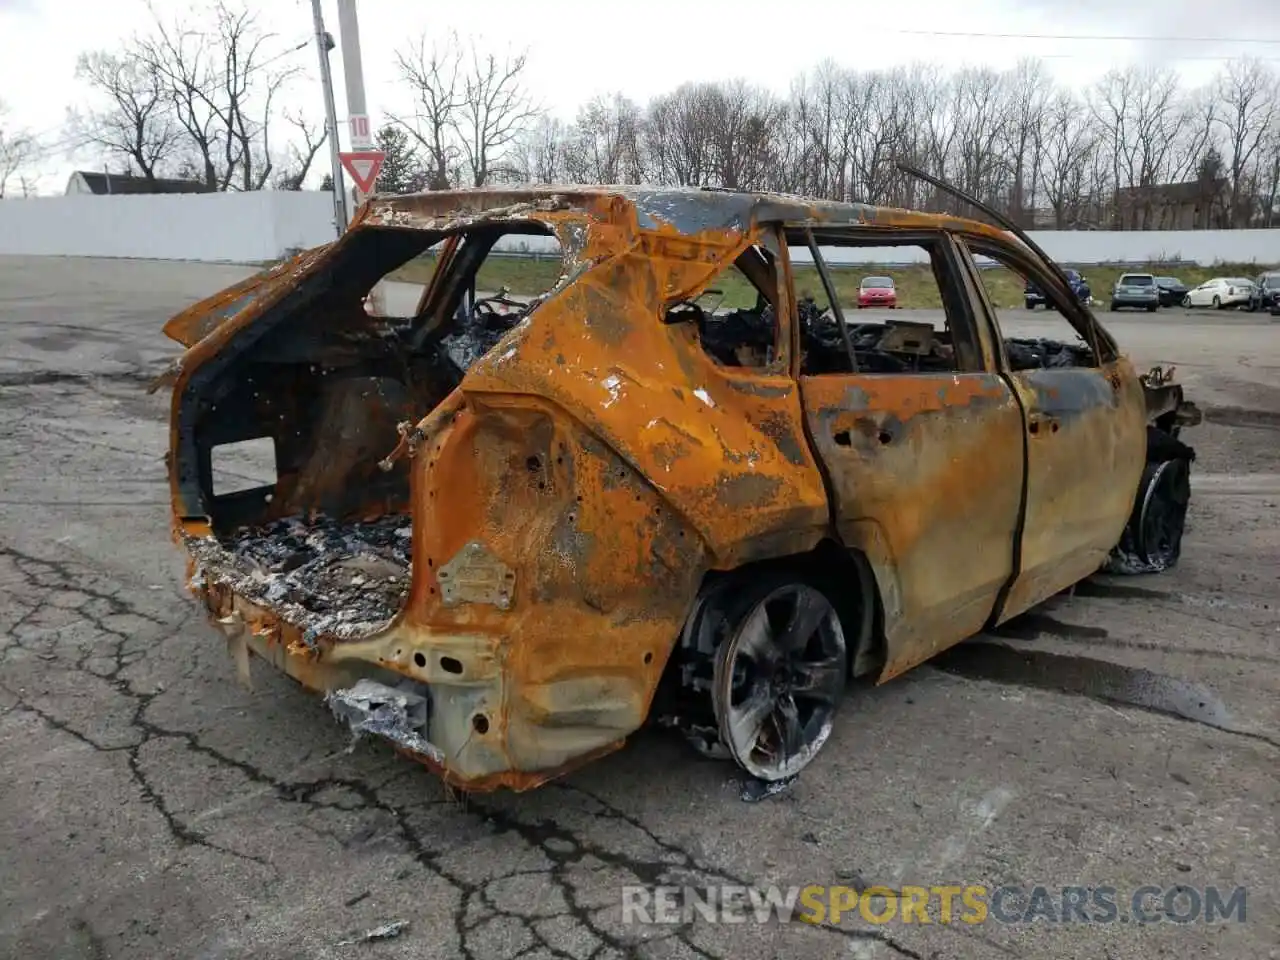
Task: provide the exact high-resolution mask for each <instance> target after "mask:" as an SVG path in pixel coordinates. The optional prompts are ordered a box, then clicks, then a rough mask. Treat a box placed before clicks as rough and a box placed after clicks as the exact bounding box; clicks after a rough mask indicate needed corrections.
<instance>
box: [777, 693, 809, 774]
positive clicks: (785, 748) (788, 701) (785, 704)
mask: <svg viewBox="0 0 1280 960" xmlns="http://www.w3.org/2000/svg"><path fill="white" fill-rule="evenodd" d="M773 722H774V724H775V725H776V726H777V728H778V745H779V748H780V749H781V752H782V757H781V759H782V762H783V763H786V762H787V760H788V759H790V758H791V757H794V756H795V755H796V754H797V753H799V752H800V750H801V748H802V747H803V746H804V727H803V726H802V725H801V723H800V711H799V710H797V709H796V702H795V700H794V699H792V698H791V696H789V695H788V696H784V697H780V698H779V699H778V703H777V707H776V709H775V710H774V711H773Z"/></svg>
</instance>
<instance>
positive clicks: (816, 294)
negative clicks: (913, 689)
mask: <svg viewBox="0 0 1280 960" xmlns="http://www.w3.org/2000/svg"><path fill="white" fill-rule="evenodd" d="M534 240H537V241H538V242H541V243H543V244H544V245H546V247H547V249H557V250H558V251H559V254H558V255H559V257H560V259H561V262H560V266H559V268H558V279H554V281H553V282H552V283H551V286H550V287H549V289H547V290H546V291H545V292H544V293H543V294H542V295H541V296H539V297H537V298H535V299H533V300H530V301H528V302H518V301H515V300H514V298H510V297H503V298H499V299H497V300H495V299H494V298H491V297H488V296H486V295H485V294H486V292H487V291H486V289H485V288H484V279H483V277H484V273H483V270H484V268H485V265H486V264H487V263H490V262H491V261H490V257H491V254H494V252H495V250H497V249H499V248H500V246H501V245H502V244H507V248H508V249H509V248H510V245H511V244H513V243H514V244H516V245H524V244H525V243H526V242H532V241H534ZM904 244H909V245H914V246H917V247H920V248H922V249H924V250H925V251H926V253H927V256H928V262H930V263H931V265H932V270H933V275H934V277H935V278H936V280H937V282H938V286H939V291H940V297H941V302H942V304H943V310H942V311H933V313H941V314H942V315H943V317H942V319H940V320H938V321H937V322H936V323H935V322H931V321H929V320H928V319H927V317H926V319H923V320H920V319H917V320H912V319H909V318H908V319H904V320H895V321H887V322H877V323H856V324H855V323H853V322H850V321H847V320H846V318H845V307H846V305H845V304H842V303H841V302H840V300H839V297H838V296H836V295H835V287H834V284H833V282H832V273H833V270H834V269H835V267H829V266H828V260H829V259H831V256H830V255H829V254H828V255H824V254H823V250H827V251H831V250H838V249H839V248H849V247H859V246H861V247H885V246H894V245H904ZM975 258H987V259H995V260H997V261H999V262H1001V263H1003V264H1005V265H1006V266H1008V267H1009V268H1010V269H1013V270H1015V271H1018V272H1019V273H1020V274H1021V275H1022V276H1023V277H1025V278H1026V279H1028V280H1033V281H1034V282H1035V284H1036V286H1037V287H1038V288H1039V289H1041V290H1043V291H1044V292H1045V295H1046V296H1047V297H1048V298H1049V300H1050V301H1051V302H1052V303H1053V305H1054V307H1055V308H1056V309H1057V310H1058V311H1059V312H1060V313H1061V314H1062V316H1063V317H1065V318H1067V320H1068V321H1069V322H1070V323H1071V324H1072V325H1073V326H1074V327H1075V328H1076V330H1077V331H1078V336H1077V337H1076V338H1075V339H1074V340H1073V342H1070V343H1068V342H1061V341H1052V340H1044V339H1024V338H1017V337H1012V336H1007V335H1006V332H1002V330H1001V326H1000V323H1001V319H1000V317H999V316H998V314H997V311H996V309H995V308H994V307H993V303H992V300H991V299H990V298H989V297H988V296H987V295H986V293H985V288H984V286H983V283H982V280H981V277H980V270H979V267H978V265H977V263H976V262H975ZM837 259H838V258H837ZM855 259H856V258H855ZM833 262H834V260H833ZM410 263H416V264H419V265H423V264H425V265H426V266H427V267H429V268H430V270H431V272H430V277H429V282H427V283H426V284H425V285H424V286H422V287H421V292H420V296H414V297H413V298H412V300H411V301H408V302H406V303H405V304H404V306H403V307H402V308H397V309H394V310H391V311H389V312H390V313H391V314H392V315H390V316H387V315H384V314H386V313H387V312H388V311H385V310H384V311H380V310H378V309H374V308H373V307H371V306H370V303H371V301H370V300H369V294H370V291H371V290H372V289H373V288H374V286H375V284H376V283H378V282H379V281H380V280H382V279H383V278H385V277H386V276H387V274H388V273H389V272H391V271H394V270H396V269H397V268H400V267H402V265H405V264H410ZM552 276H553V277H554V276H555V274H554V273H553V274H552ZM478 277H479V278H480V280H479V281H478V279H477V278H478ZM730 281H732V283H731V282H730ZM478 282H479V283H480V288H477V283H478ZM806 284H807V285H808V287H807V288H806V286H805V285H806ZM398 289H399V288H398ZM488 289H490V290H491V289H492V286H490V287H489V288H488ZM735 290H736V291H737V294H736V297H737V301H738V303H737V305H736V306H732V307H726V306H725V302H726V299H725V298H726V297H728V296H729V294H730V293H731V292H732V291H735ZM401 292H402V291H401ZM730 299H732V298H730ZM824 299H825V302H823V300H824ZM713 301H714V302H713ZM513 303H514V304H515V305H514V306H513ZM922 316H923V314H922ZM165 329H166V332H167V333H168V334H169V335H170V336H171V337H173V338H174V339H176V340H178V341H180V342H181V343H182V344H184V345H185V346H186V348H187V349H186V352H185V353H184V354H183V355H182V356H181V357H180V358H179V359H178V360H177V361H176V362H175V364H174V366H173V368H172V370H171V374H170V377H169V380H168V382H170V383H172V388H173V393H172V406H171V434H170V450H169V454H168V466H169V471H170V485H171V493H172V507H173V524H174V532H175V536H176V538H177V539H178V540H179V541H180V542H181V543H182V544H183V545H184V547H185V549H186V551H188V553H189V557H190V587H191V589H192V590H193V591H194V593H195V594H196V595H197V596H198V598H199V599H200V601H201V603H202V604H203V605H204V606H205V607H206V608H207V610H208V612H209V614H210V616H211V618H212V620H213V621H214V622H215V623H216V624H218V625H219V626H220V627H221V628H222V629H223V630H224V631H225V632H226V635H227V638H228V644H229V648H230V650H231V652H232V656H233V662H234V663H235V664H236V666H237V669H238V671H239V673H240V674H241V675H242V677H244V678H246V679H247V678H248V677H249V676H250V674H251V671H252V664H253V663H257V662H259V661H262V662H265V663H267V664H269V665H271V666H272V667H275V668H277V669H279V670H281V671H283V672H285V673H286V674H288V675H289V676H291V677H293V678H295V679H296V680H298V681H299V682H300V683H301V684H302V685H304V686H306V687H308V688H311V689H313V690H316V691H320V692H323V693H324V694H325V695H326V698H327V701H328V703H329V705H330V706H331V708H332V710H333V711H334V712H335V713H336V714H337V715H338V716H339V717H341V718H342V719H343V720H345V721H346V722H347V723H349V724H350V726H351V727H352V728H353V729H354V730H355V731H356V732H357V733H368V734H373V735H375V736H377V737H381V738H383V739H385V740H386V741H389V742H390V743H392V744H393V745H394V746H395V747H396V748H397V749H399V750H401V751H403V752H405V753H406V754H408V755H410V756H412V757H414V758H416V759H418V760H420V761H422V762H424V763H426V764H427V765H428V766H430V767H432V768H433V769H435V770H436V771H437V772H439V773H440V774H441V775H443V776H444V777H445V778H446V779H447V780H448V781H449V782H450V783H453V784H455V785H458V786H461V787H463V788H465V789H470V790H485V789H491V788H495V787H500V786H506V787H511V788H515V789H524V788H528V787H531V786H535V785H537V784H539V783H541V782H543V781H545V780H547V779H548V778H550V777H553V776H555V775H557V774H558V773H560V772H562V771H564V770H566V769H569V768H571V767H572V766H574V765H576V764H580V763H582V762H584V761H586V760H588V759H590V758H592V757H596V756H599V755H601V754H604V753H607V752H609V751H611V750H614V749H616V748H618V747H619V746H620V745H621V744H622V743H623V742H624V740H625V739H626V738H627V737H628V735H629V734H631V733H632V732H634V731H635V730H636V729H637V728H639V727H640V726H641V725H642V723H644V722H645V721H646V720H648V719H653V720H655V721H664V722H666V723H668V724H672V725H674V726H676V727H678V728H679V729H680V730H681V731H683V732H684V734H685V735H686V736H688V737H689V738H690V740H692V741H693V742H694V743H695V744H697V745H698V746H700V747H701V748H702V749H703V750H704V751H705V752H707V753H712V754H718V755H724V756H728V757H732V758H733V759H734V760H735V761H736V762H737V763H738V764H740V765H741V767H742V768H744V769H745V770H746V771H748V772H749V773H750V774H752V775H754V776H755V777H758V778H760V779H761V780H764V781H768V782H778V781H784V780H786V779H788V778H790V777H792V776H794V775H795V774H796V772H797V771H799V770H800V769H801V768H802V767H804V766H805V765H806V764H807V763H809V762H810V760H811V759H812V758H813V757H814V755H815V754H816V752H817V751H818V750H819V748H820V747H821V746H822V745H823V743H824V742H825V741H826V740H827V738H828V734H829V733H830V731H831V729H832V718H833V716H834V711H835V710H836V707H837V705H838V703H839V702H840V700H841V698H842V696H843V695H844V694H845V691H846V687H847V686H848V685H849V684H850V682H851V681H854V680H859V679H861V680H866V681H872V682H883V681H885V680H888V679H890V678H892V677H894V676H897V675H898V674H901V673H902V672H904V671H906V670H908V669H910V668H911V667H912V666H914V665H915V664H918V663H920V662H922V661H924V660H927V659H928V658H929V657H931V656H933V655H934V654H936V653H938V652H939V651H941V650H944V649H945V648H947V647H949V646H951V645H953V644H955V643H957V642H959V641H960V640H962V639H963V638H965V637H966V636H969V635H970V634H973V633H975V632H977V631H979V630H982V629H983V628H984V627H987V626H990V625H993V624H998V623H1000V622H1002V621H1005V620H1007V619H1009V618H1010V617H1012V616H1015V615H1016V614H1018V613H1021V612H1022V611H1024V610H1026V609H1027V608H1028V607H1030V606H1032V605H1033V604H1036V603H1039V602H1040V601H1041V600H1044V599H1045V598H1046V597H1048V596H1050V595H1051V594H1054V593H1055V592H1058V591H1061V590H1063V589H1064V588H1067V587H1069V586H1071V585H1072V584H1074V583H1075V582H1077V581H1078V580H1080V579H1081V578H1083V577H1086V576H1088V575H1089V574H1091V573H1094V572H1095V571H1097V570H1099V568H1101V567H1103V566H1104V565H1106V564H1108V563H1110V564H1113V565H1116V566H1117V568H1120V569H1138V570H1154V569H1160V568H1162V567H1164V566H1168V565H1169V564H1171V563H1173V562H1174V561H1175V560H1176V558H1177V555H1178V542H1179V538H1180V536H1181V524H1182V517H1183V515H1184V513H1185V509H1186V502H1187V490H1188V485H1187V477H1188V470H1189V463H1190V460H1191V456H1192V454H1191V451H1190V448H1188V447H1185V446H1184V445H1183V444H1182V443H1181V442H1180V441H1179V440H1177V439H1176V434H1177V432H1178V429H1179V427H1180V426H1181V425H1183V424H1184V423H1190V422H1194V420H1195V415H1194V409H1193V408H1192V407H1190V406H1189V405H1188V404H1187V403H1185V402H1184V401H1183V400H1182V397H1181V390H1180V388H1178V387H1176V386H1173V385H1171V384H1168V383H1167V382H1165V378H1164V377H1163V376H1162V375H1159V374H1158V373H1157V374H1156V375H1145V376H1139V374H1138V373H1137V371H1136V370H1135V369H1134V367H1133V365H1132V364H1131V363H1130V362H1129V360H1127V359H1126V358H1125V357H1123V356H1122V355H1121V354H1120V352H1119V351H1118V349H1117V347H1116V344H1115V343H1114V341H1113V340H1112V339H1111V337H1110V336H1109V335H1108V334H1107V333H1106V332H1105V331H1104V330H1103V329H1102V328H1101V327H1100V326H1099V325H1098V324H1097V323H1096V321H1095V319H1094V317H1093V316H1092V314H1091V313H1090V312H1089V311H1088V309H1087V307H1085V306H1083V305H1082V304H1080V303H1079V302H1078V300H1077V298H1076V296H1075V295H1074V293H1073V291H1072V289H1071V288H1070V286H1069V284H1068V283H1067V282H1066V281H1065V280H1064V279H1063V278H1062V276H1061V274H1060V273H1058V272H1057V271H1056V268H1054V267H1053V266H1052V265H1051V264H1050V263H1049V262H1048V261H1047V260H1045V259H1044V257H1043V255H1042V254H1040V253H1039V252H1038V249H1037V248H1035V247H1034V246H1031V245H1029V241H1022V240H1019V239H1018V237H1017V236H1015V235H1014V234H1011V233H1008V232H1006V231H1005V230H1002V229H997V228H995V227H992V226H989V225H987V224H984V223H981V222H977V221H973V220H964V219H957V218H951V217H938V216H934V215H928V214H921V213H913V212H909V211H904V210H889V209H880V208H874V207H869V206H863V205H856V204H839V203H825V202H812V203H810V202H806V201H802V200H798V199H796V198H791V197H775V196H767V195H754V194H735V193H728V192H720V191H699V190H657V189H640V188H606V187H601V188H576V187H575V188H563V189H553V188H539V189H519V190H497V189H481V190H475V191H458V192H439V193H430V194H422V195H411V196H396V197H374V198H373V199H371V200H370V201H369V202H368V203H367V204H366V205H365V206H364V207H362V209H361V211H360V213H359V215H358V216H357V218H356V219H355V221H354V222H353V223H352V225H351V226H350V228H349V229H348V230H347V231H346V233H345V234H344V235H343V236H342V237H341V238H340V239H339V240H337V241H336V242H334V243H332V244H330V245H328V246H325V247H321V248H318V249H315V250H311V251H308V252H305V253H303V254H301V255H299V256H298V257H296V258H294V259H293V260H291V261H289V262H287V263H283V264H281V265H279V266H277V267H275V268H274V269H272V270H270V271H267V272H264V273H262V274H260V275H258V276H255V277H252V278H250V279H248V280H246V281H244V282H242V283H240V284H237V285H236V286H234V287H232V288H230V289H229V290H227V291H224V292H223V293H221V294H218V295H217V296H214V297H212V298H210V299H209V300H206V301H204V302H203V303H200V304H197V305H195V306H194V307H192V308H190V309H188V310H187V311H185V312H183V313H181V314H179V315H178V316H176V317H175V318H173V319H172V320H171V321H170V322H169V324H168V325H167V326H166V328H165ZM249 442H257V443H261V444H265V445H266V448H267V449H268V450H269V451H270V453H271V455H272V459H273V461H274V462H273V465H272V469H271V472H270V474H269V475H268V476H267V477H266V479H265V481H264V482H261V483H250V484H249V485H247V486H245V485H243V484H241V485H239V488H238V489H221V488H220V486H219V480H218V478H219V477H225V476H227V475H229V474H230V475H234V473H235V472H236V471H235V469H234V468H235V461H234V460H233V461H231V468H230V469H228V467H227V462H226V461H225V457H226V456H228V455H230V452H231V451H233V450H235V449H238V448H239V446H240V445H242V444H244V443H249Z"/></svg>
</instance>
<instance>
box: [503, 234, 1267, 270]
mask: <svg viewBox="0 0 1280 960" xmlns="http://www.w3.org/2000/svg"><path fill="white" fill-rule="evenodd" d="M1030 235H1031V239H1032V240H1034V241H1035V242H1036V243H1037V244H1039V245H1040V247H1041V248H1042V249H1043V250H1044V252H1045V253H1047V254H1048V255H1049V256H1051V257H1053V259H1055V260H1057V261H1058V262H1059V263H1065V264H1073V265H1075V264H1078V265H1081V266H1085V265H1092V264H1099V263H1116V264H1121V263H1171V262H1176V261H1191V262H1194V263H1197V264H1200V265H1202V266H1206V267H1208V266H1212V265H1213V264H1215V263H1256V264H1259V265H1260V266H1274V265H1280V230H1151V231H1141V230H1130V231H1109V230H1033V231H1031V234H1030ZM496 249H498V250H501V251H504V252H517V251H520V252H524V251H530V252H532V251H535V250H537V251H546V250H548V249H550V250H554V249H556V241H555V240H554V239H552V238H551V237H532V236H512V237H504V238H503V240H502V241H499V243H498V244H497V245H496ZM822 255H823V257H824V259H826V260H828V261H830V262H833V263H859V264H861V263H869V264H875V263H878V264H893V263H924V262H926V261H927V260H928V259H929V258H928V255H927V254H926V253H925V252H924V251H923V250H921V249H920V248H919V247H846V248H844V249H839V248H834V247H824V248H823V250H822ZM791 257H792V259H793V260H795V261H798V262H801V263H807V262H808V261H809V259H810V258H809V251H808V250H806V249H804V248H802V247H801V248H792V250H791Z"/></svg>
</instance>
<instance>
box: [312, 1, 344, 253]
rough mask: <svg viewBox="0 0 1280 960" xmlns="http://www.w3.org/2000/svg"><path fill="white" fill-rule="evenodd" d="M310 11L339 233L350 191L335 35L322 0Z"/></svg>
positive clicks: (334, 220)
mask: <svg viewBox="0 0 1280 960" xmlns="http://www.w3.org/2000/svg"><path fill="white" fill-rule="evenodd" d="M311 15H312V18H313V19H314V20H315V25H316V49H317V50H319V51H320V83H321V85H322V86H323V87H324V111H325V126H326V128H327V129H328V131H329V163H330V164H332V166H333V172H332V173H331V174H330V176H332V177H333V227H334V230H335V231H336V232H337V234H338V236H342V233H343V231H344V230H346V229H347V191H346V187H344V186H343V185H342V160H341V159H340V158H339V157H338V152H339V150H341V147H340V146H339V145H338V109H337V107H335V106H334V105H333V77H332V75H331V74H330V73H329V51H330V50H332V49H333V37H331V36H329V34H328V33H326V32H325V29H324V17H323V16H321V14H320V0H311Z"/></svg>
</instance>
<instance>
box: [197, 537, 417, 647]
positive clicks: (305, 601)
mask: <svg viewBox="0 0 1280 960" xmlns="http://www.w3.org/2000/svg"><path fill="white" fill-rule="evenodd" d="M411 533H412V528H411V526H410V524H409V518H408V517H404V516H388V517H382V518H380V519H378V520H374V521H370V522H346V523H342V522H339V521H337V520H335V519H333V518H331V517H325V516H322V517H319V518H317V519H315V520H313V521H311V522H305V521H303V520H302V519H301V518H298V517H289V518H286V519H284V520H277V521H275V522H273V523H270V524H267V525H266V526H262V527H253V528H249V529H246V530H240V531H237V532H236V533H235V534H233V535H231V536H228V537H222V538H214V537H192V538H188V540H187V547H188V549H190V551H191V554H192V556H194V557H195V559H196V561H197V563H198V564H199V569H198V570H197V573H196V576H195V577H194V578H193V586H194V585H198V584H200V583H203V582H208V581H213V582H217V583H223V584H226V585H227V586H229V587H230V588H231V589H232V590H234V591H235V592H236V593H237V594H239V595H240V596H242V597H244V598H245V599H246V600H249V601H250V602H253V603H257V604H260V605H262V606H265V607H267V608H269V609H271V610H273V611H275V612H276V613H278V614H280V615H281V616H282V617H284V619H285V620H287V621H289V622H290V623H292V624H294V625H295V626H298V627H301V628H302V629H304V630H305V631H306V633H307V635H308V636H309V637H314V636H316V635H319V634H322V633H323V634H333V635H334V636H337V637H340V638H343V639H352V638H354V637H357V636H365V635H367V634H370V633H374V632H376V631H378V630H380V629H382V628H384V627H385V626H386V625H387V624H388V623H390V621H391V619H392V618H393V617H395V615H396V614H397V613H398V612H399V611H400V608H401V606H403V604H404V601H405V598H406V597H407V596H408V593H409V584H410V580H411V566H410V559H409V556H410V554H409V549H410V542H411Z"/></svg>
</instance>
